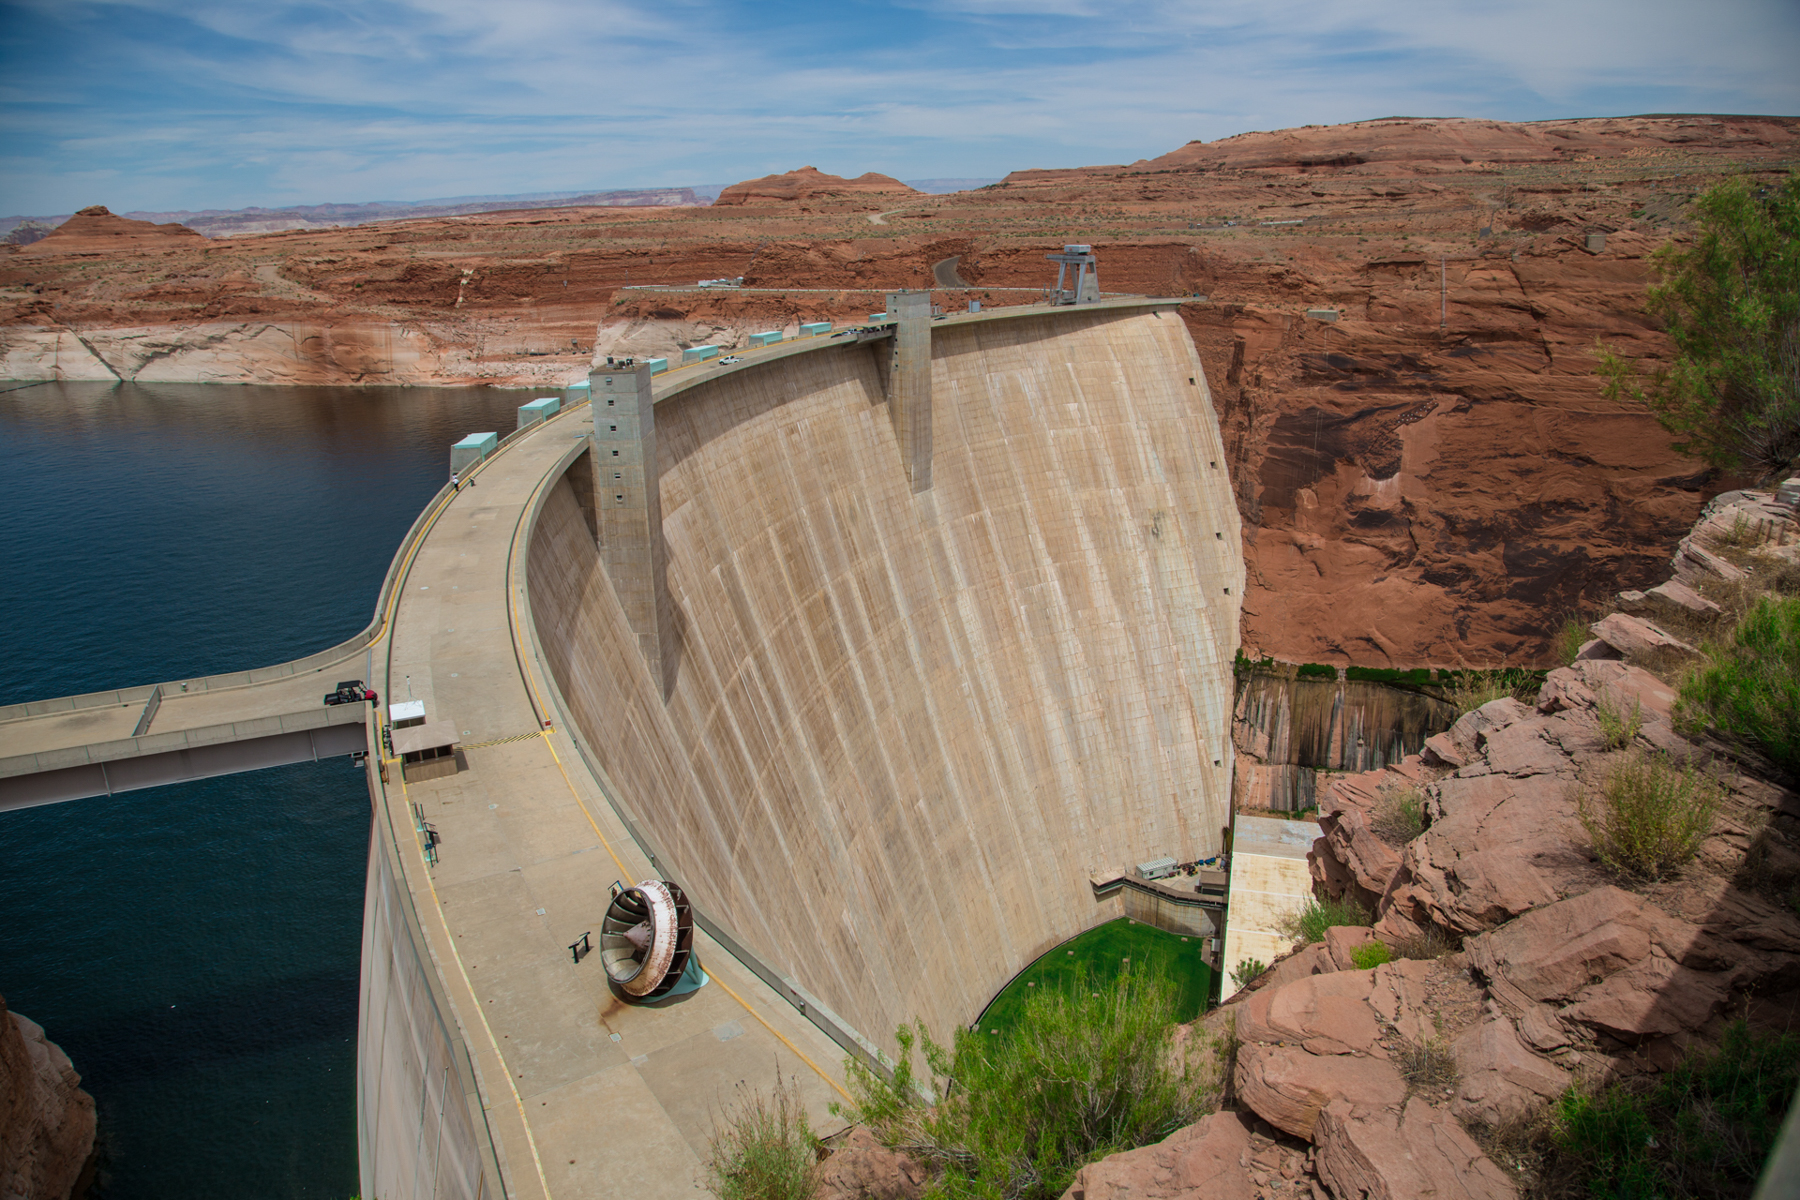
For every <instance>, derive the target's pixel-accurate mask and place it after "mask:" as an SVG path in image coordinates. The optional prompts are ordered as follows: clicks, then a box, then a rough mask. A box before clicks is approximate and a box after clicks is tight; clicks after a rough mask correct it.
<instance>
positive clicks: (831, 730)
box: [528, 310, 1243, 1049]
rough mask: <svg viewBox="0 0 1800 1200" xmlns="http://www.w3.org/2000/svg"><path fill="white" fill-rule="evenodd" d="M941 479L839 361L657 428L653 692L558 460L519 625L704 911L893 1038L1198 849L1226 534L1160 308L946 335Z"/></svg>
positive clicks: (792, 373)
mask: <svg viewBox="0 0 1800 1200" xmlns="http://www.w3.org/2000/svg"><path fill="white" fill-rule="evenodd" d="M932 386H933V404H932V423H933V434H932V436H933V461H932V475H931V477H932V486H931V488H930V489H929V490H927V491H924V492H921V493H918V494H914V493H913V492H912V491H911V489H910V487H909V484H908V481H907V478H906V476H905V474H904V473H903V471H902V469H901V459H900V451H899V448H898V445H897V444H896V441H895V438H894V435H893V431H892V428H891V425H890V422H889V417H888V412H887V405H886V401H885V397H884V393H883V384H882V379H881V376H880V375H879V374H878V372H877V360H876V358H875V356H874V355H873V354H871V351H870V349H869V348H867V347H860V346H856V345H854V344H851V345H842V344H840V345H838V346H836V347H828V348H824V349H821V350H819V351H816V352H812V353H807V354H801V355H796V356H792V357H788V358H785V359H781V360H777V361H775V362H772V363H769V364H767V365H765V366H761V367H758V368H755V369H753V370H745V371H738V372H733V373H731V374H729V375H725V376H721V377H720V378H718V379H717V380H712V381H708V382H706V383H704V384H702V385H700V386H697V387H694V388H692V389H690V390H687V391H685V392H681V393H679V394H676V395H674V396H672V397H670V398H668V399H665V400H663V401H662V402H661V403H659V404H658V405H657V406H656V424H657V453H658V458H659V462H660V468H661V477H662V478H661V495H662V513H663V530H664V535H665V537H666V539H667V557H668V570H667V579H668V587H669V592H670V597H671V600H672V605H673V609H674V611H675V613H676V632H675V637H674V641H675V643H676V648H675V653H674V666H673V667H672V670H673V673H674V678H673V683H672V685H671V687H670V692H669V698H668V700H667V703H666V704H665V703H664V701H663V699H662V696H661V694H660V692H659V689H658V687H657V685H656V684H654V683H653V682H652V681H651V679H650V677H649V673H648V671H647V669H646V668H645V665H644V662H643V659H642V657H641V656H640V653H639V650H638V644H637V640H636V638H635V637H634V636H633V635H632V634H631V632H630V631H629V629H628V628H627V627H626V624H625V621H624V618H623V616H622V615H621V613H620V610H619V606H618V604H617V602H616V601H615V599H614V596H613V592H612V587H611V584H610V582H609V581H608V579H607V577H606V575H605V573H604V571H603V569H602V566H601V563H600V560H599V556H598V553H597V551H596V548H595V542H594V534H593V530H592V526H591V524H590V521H589V518H588V517H587V516H585V515H584V513H583V502H584V497H582V496H580V495H578V494H577V492H576V490H575V489H576V486H577V484H576V483H575V480H577V479H578V478H585V476H583V475H582V473H581V472H578V471H572V472H571V473H570V474H569V475H566V476H564V477H563V478H562V480H560V481H559V482H557V483H556V484H555V486H554V487H553V488H552V489H551V490H550V492H549V494H548V497H547V499H546V501H545V503H544V506H543V509H542V513H541V516H540V517H539V519H538V523H537V526H536V531H535V534H534V536H533V540H532V543H531V549H530V560H529V576H528V581H529V591H530V598H531V609H532V616H533V620H534V622H535V627H536V630H537V633H538V636H539V639H540V642H541V645H542V649H543V654H544V657H545V660H546V661H547V662H548V663H549V664H550V667H551V670H552V673H553V675H554V677H555V680H556V683H557V685H558V687H559V688H560V690H561V693H562V695H563V697H564V700H565V704H566V707H567V709H568V710H569V711H570V712H571V713H572V715H573V716H572V719H573V720H574V721H575V723H576V724H577V726H578V727H579V729H580V731H581V733H582V735H583V736H584V738H585V740H586V742H587V744H588V746H589V747H590V750H591V752H592V753H593V755H594V756H595V757H596V759H597V760H598V761H599V763H600V765H601V767H602V769H603V770H604V772H605V774H606V776H607V777H608V778H609V779H610V783H611V786H612V788H613V789H614V791H615V793H616V795H617V797H618V798H619V800H620V801H621V802H622V803H623V804H624V805H625V807H627V808H628V809H629V810H630V811H631V812H632V813H633V814H634V815H635V818H636V820H637V821H638V822H639V823H640V824H641V825H642V826H643V827H644V828H645V829H646V830H648V831H649V833H650V835H651V836H652V837H653V839H654V840H656V841H657V842H658V843H659V845H660V849H661V853H662V854H663V856H664V858H665V859H666V860H667V861H668V862H669V863H671V864H673V865H674V867H675V868H676V869H677V870H678V872H679V877H680V879H681V880H682V882H683V884H684V886H686V887H687V888H688V889H689V890H690V892H691V894H692V895H693V896H694V898H695V900H696V902H697V903H698V904H699V905H700V906H701V907H702V908H703V909H705V910H706V911H707V912H708V913H709V914H710V915H712V916H713V917H714V918H715V919H717V920H720V921H722V922H723V923H725V924H726V925H728V926H730V927H731V928H732V929H734V930H735V931H736V933H737V935H738V936H739V937H740V938H741V939H742V940H743V941H744V942H746V943H747V944H748V945H749V946H750V947H751V948H752V949H753V950H755V952H756V953H757V954H758V955H760V956H761V957H762V958H763V959H764V960H765V961H767V962H769V963H771V964H773V965H775V966H776V967H778V968H779V969H780V970H781V971H783V972H785V973H787V974H788V975H790V976H791V977H792V978H793V979H795V980H796V981H797V982H798V983H799V984H800V985H801V986H802V987H804V988H805V989H807V990H808V991H810V992H811V993H812V994H814V995H815V996H818V997H820V998H821V999H823V1000H824V1001H825V1002H826V1003H827V1004H828V1005H830V1006H831V1007H832V1008H833V1009H834V1010H835V1011H836V1012H837V1013H838V1014H839V1015H840V1016H841V1017H842V1018H843V1019H844V1020H846V1021H847V1022H848V1023H849V1024H851V1025H852V1026H853V1027H855V1028H857V1029H858V1030H860V1031H861V1032H863V1033H864V1034H865V1035H866V1036H869V1037H871V1038H874V1039H876V1040H877V1041H878V1042H879V1043H881V1044H883V1045H884V1046H888V1047H889V1048H890V1049H891V1043H890V1042H889V1037H890V1036H891V1032H892V1030H893V1029H894V1028H895V1027H896V1026H897V1025H899V1024H900V1023H902V1022H905V1021H909V1020H911V1019H913V1018H914V1017H923V1018H924V1019H925V1020H926V1021H927V1023H928V1024H929V1025H930V1027H931V1028H932V1029H933V1030H934V1032H935V1033H936V1034H937V1035H938V1036H940V1037H942V1036H947V1035H948V1033H949V1031H950V1030H951V1029H952V1028H953V1027H955V1026H956V1025H958V1024H960V1023H965V1022H967V1021H969V1020H971V1019H973V1018H974V1016H975V1015H976V1014H977V1013H978V1012H979V1011H980V1010H981V1007H982V1006H983V1005H984V1004H985V1003H986V1002H987V1000H988V998H989V997H990V996H992V995H993V993H994V992H995V991H996V990H998V988H999V987H1000V986H1001V985H1002V984H1004V983H1005V981H1006V980H1007V979H1009V978H1011V977H1012V975H1013V974H1014V973H1016V972H1017V971H1018V970H1019V969H1020V968H1021V967H1023V966H1024V965H1025V964H1026V963H1028V962H1030V961H1031V960H1032V959H1033V958H1034V957H1036V956H1037V955H1038V954H1040V953H1042V952H1043V951H1044V950H1046V949H1048V948H1050V947H1051V946H1054V945H1055V944H1056V943H1058V942H1060V941H1062V940H1064V939H1066V938H1068V937H1070V936H1072V935H1074V934H1075V933H1078V932H1080V931H1081V930H1082V929H1084V928H1086V927H1087V926H1088V925H1090V924H1092V923H1094V922H1095V921H1097V920H1099V919H1101V917H1102V916H1104V915H1109V914H1108V913H1103V912H1102V911H1101V909H1100V906H1099V904H1098V903H1097V902H1096V899H1095V897H1094V892H1093V889H1092V886H1091V885H1090V882H1089V876H1090V874H1091V873H1093V872H1095V871H1116V870H1118V869H1119V868H1120V867H1124V866H1129V865H1130V864H1133V863H1137V862H1140V861H1144V860H1146V859H1149V858H1154V857H1157V856H1160V855H1164V854H1167V855H1172V856H1175V857H1177V858H1181V859H1193V858H1200V857H1205V856H1208V855H1210V854H1212V853H1214V852H1216V851H1217V849H1218V847H1219V844H1220V840H1221V831H1222V829H1223V827H1224V826H1225V824H1226V823H1227V821H1228V819H1229V817H1228V812H1229V808H1228V805H1229V788H1230V771H1231V750H1230V744H1229V738H1230V721H1231V663H1232V659H1233V654H1234V651H1235V647H1236V643H1237V618H1238V600H1239V597H1240V595H1241V589H1242V581H1243V560H1242V547H1241V545H1240V544H1239V541H1238V533H1237V525H1236V514H1235V513H1234V511H1233V509H1232V502H1231V490H1230V485H1229V483H1228V476H1227V473H1226V471H1225V464H1224V459H1223V457H1222V450H1221V446H1220V441H1219V435H1218V430H1217V426H1216V423H1215V421H1214V419H1213V416H1212V411H1211V407H1210V402H1209V398H1208V393H1207V389H1206V385H1205V379H1204V376H1203V375H1202V374H1201V371H1200V367H1199V361H1198V359H1197V358H1196V357H1195V355H1194V352H1193V348H1192V345H1191V343H1190V341H1189V339H1188V335H1187V332H1186V329H1185V327H1184V326H1183V325H1182V323H1181V321H1180V320H1179V319H1178V318H1177V317H1176V315H1175V314H1174V313H1173V312H1172V311H1164V312H1141V311H1140V312H1137V313H1125V314H1118V313H1105V312H1081V311H1076V310H1065V311H1064V312H1061V313H1057V314H1040V315H1033V316H1027V317H1020V318H1015V319H1009V320H1004V321H996V322H991V323H983V324H971V325H965V326H938V327H936V328H935V329H934V330H933V339H932Z"/></svg>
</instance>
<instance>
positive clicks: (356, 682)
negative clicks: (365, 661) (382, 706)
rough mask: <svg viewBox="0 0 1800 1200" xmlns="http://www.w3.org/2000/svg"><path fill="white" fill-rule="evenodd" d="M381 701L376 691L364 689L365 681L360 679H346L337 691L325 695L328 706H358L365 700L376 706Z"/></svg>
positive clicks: (338, 686)
mask: <svg viewBox="0 0 1800 1200" xmlns="http://www.w3.org/2000/svg"><path fill="white" fill-rule="evenodd" d="M379 699H380V697H379V696H377V695H376V694H375V689H374V688H368V687H364V686H363V681H362V680H360V679H346V680H344V681H343V682H342V683H340V684H338V685H337V691H335V692H328V693H326V695H325V703H327V704H358V703H361V702H362V701H364V700H367V701H368V702H369V703H370V704H374V703H376V702H377V701H378V700H379Z"/></svg>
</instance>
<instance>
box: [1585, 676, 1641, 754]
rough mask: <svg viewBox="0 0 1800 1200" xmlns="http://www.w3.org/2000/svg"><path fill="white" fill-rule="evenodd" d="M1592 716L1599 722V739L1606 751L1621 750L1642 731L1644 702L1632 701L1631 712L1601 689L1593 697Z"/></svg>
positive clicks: (1622, 703) (1609, 693)
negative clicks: (1603, 743)
mask: <svg viewBox="0 0 1800 1200" xmlns="http://www.w3.org/2000/svg"><path fill="white" fill-rule="evenodd" d="M1595 701H1596V702H1595V704H1594V716H1595V718H1596V719H1598V720H1599V722H1600V737H1601V739H1602V740H1603V741H1605V743H1606V748H1607V749H1608V750H1623V749H1624V748H1625V747H1627V746H1629V745H1631V743H1632V742H1633V741H1634V740H1635V739H1636V738H1637V735H1638V734H1640V733H1642V732H1643V730H1644V702H1643V701H1642V700H1638V699H1635V698H1634V699H1633V700H1632V702H1631V711H1630V712H1627V711H1625V704H1624V702H1623V701H1622V700H1620V699H1618V697H1616V696H1614V695H1613V694H1612V693H1611V692H1610V691H1607V690H1605V689H1602V690H1601V692H1600V694H1599V695H1598V696H1596V697H1595Z"/></svg>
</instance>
